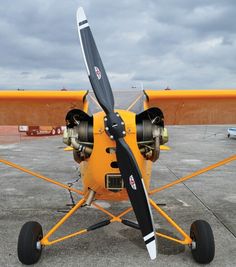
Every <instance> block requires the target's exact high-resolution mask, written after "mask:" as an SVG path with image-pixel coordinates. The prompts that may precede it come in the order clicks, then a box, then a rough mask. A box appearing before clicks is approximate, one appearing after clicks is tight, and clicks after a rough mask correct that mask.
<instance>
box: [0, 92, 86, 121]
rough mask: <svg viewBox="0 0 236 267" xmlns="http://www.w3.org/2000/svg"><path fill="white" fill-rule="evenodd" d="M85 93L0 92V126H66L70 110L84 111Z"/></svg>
mask: <svg viewBox="0 0 236 267" xmlns="http://www.w3.org/2000/svg"><path fill="white" fill-rule="evenodd" d="M86 95H87V91H77V92H70V91H0V125H65V116H66V114H67V112H68V111H69V110H71V109H74V108H78V109H81V110H84V111H85V112H86V111H87V108H88V104H87V101H86Z"/></svg>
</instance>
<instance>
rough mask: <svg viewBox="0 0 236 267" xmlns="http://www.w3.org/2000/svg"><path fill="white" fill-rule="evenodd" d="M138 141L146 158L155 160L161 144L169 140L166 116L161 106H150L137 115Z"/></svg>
mask: <svg viewBox="0 0 236 267" xmlns="http://www.w3.org/2000/svg"><path fill="white" fill-rule="evenodd" d="M136 127H137V143H138V147H139V150H140V152H141V154H142V155H143V156H144V158H145V159H147V160H151V161H153V162H155V161H156V160H157V159H158V158H159V154H160V145H163V144H164V143H166V142H167V141H168V137H167V130H166V129H165V128H164V116H163V113H162V111H161V110H160V109H159V108H150V109H147V110H145V111H144V112H142V113H140V114H137V115H136Z"/></svg>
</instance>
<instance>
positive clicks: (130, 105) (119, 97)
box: [87, 91, 145, 114]
mask: <svg viewBox="0 0 236 267" xmlns="http://www.w3.org/2000/svg"><path fill="white" fill-rule="evenodd" d="M113 94H114V98H115V109H124V110H129V111H132V112H135V113H140V112H142V111H143V102H144V99H145V96H144V94H143V92H142V91H114V92H113ZM87 100H88V102H89V113H90V114H94V113H96V112H99V111H102V109H101V107H100V106H99V104H98V102H97V100H96V97H95V95H94V93H93V92H89V94H88V96H87Z"/></svg>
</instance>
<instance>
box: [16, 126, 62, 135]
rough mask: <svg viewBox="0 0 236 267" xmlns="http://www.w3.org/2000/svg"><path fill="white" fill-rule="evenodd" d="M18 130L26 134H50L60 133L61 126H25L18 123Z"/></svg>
mask: <svg viewBox="0 0 236 267" xmlns="http://www.w3.org/2000/svg"><path fill="white" fill-rule="evenodd" d="M18 131H19V132H25V133H26V134H27V135H38V134H51V135H59V134H62V132H63V131H62V127H61V126H27V125H19V126H18Z"/></svg>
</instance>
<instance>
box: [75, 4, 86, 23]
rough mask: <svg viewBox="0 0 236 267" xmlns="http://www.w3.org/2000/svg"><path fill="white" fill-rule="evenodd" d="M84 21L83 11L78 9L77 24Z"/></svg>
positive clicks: (80, 8)
mask: <svg viewBox="0 0 236 267" xmlns="http://www.w3.org/2000/svg"><path fill="white" fill-rule="evenodd" d="M84 20H87V18H86V16H85V13H84V9H83V8H82V7H79V8H78V9H77V22H78V23H80V22H82V21H84Z"/></svg>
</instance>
